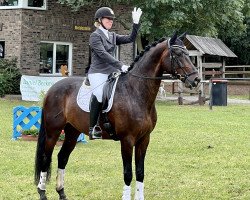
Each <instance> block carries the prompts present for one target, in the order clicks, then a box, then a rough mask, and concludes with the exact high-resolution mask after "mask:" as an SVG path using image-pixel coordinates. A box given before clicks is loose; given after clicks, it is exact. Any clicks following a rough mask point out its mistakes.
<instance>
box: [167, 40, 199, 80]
mask: <svg viewBox="0 0 250 200" xmlns="http://www.w3.org/2000/svg"><path fill="white" fill-rule="evenodd" d="M168 46H169V51H170V61H171V71H172V74H173V75H174V77H175V78H177V79H180V80H181V81H182V82H185V81H186V80H187V79H188V77H190V76H191V75H193V74H196V73H197V72H196V71H193V72H191V73H187V71H186V70H185V69H184V67H183V64H182V63H181V62H180V60H179V59H178V58H179V57H181V56H183V54H185V55H187V56H188V55H189V54H188V50H187V49H186V47H183V46H180V45H170V39H169V40H168ZM175 49H181V55H177V54H176V53H175V51H174V50H175ZM176 65H177V66H178V68H180V69H181V70H182V71H183V73H184V76H182V75H180V74H178V73H177V70H176V69H177V68H176Z"/></svg>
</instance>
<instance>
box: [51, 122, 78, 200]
mask: <svg viewBox="0 0 250 200" xmlns="http://www.w3.org/2000/svg"><path fill="white" fill-rule="evenodd" d="M64 132H65V139H64V143H63V145H62V148H61V150H60V151H59V153H58V155H57V158H58V169H57V177H56V191H57V192H58V194H59V197H60V200H66V199H67V198H66V195H65V193H64V173H65V167H66V165H67V163H68V160H69V156H70V154H71V152H72V151H73V150H74V148H75V145H76V142H77V138H78V136H79V134H80V132H79V131H78V130H76V129H75V128H74V127H73V126H71V125H70V124H67V125H66V126H65V128H64Z"/></svg>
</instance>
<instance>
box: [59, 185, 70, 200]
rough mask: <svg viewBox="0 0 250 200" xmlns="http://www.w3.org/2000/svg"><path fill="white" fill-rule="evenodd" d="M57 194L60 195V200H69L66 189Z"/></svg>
mask: <svg viewBox="0 0 250 200" xmlns="http://www.w3.org/2000/svg"><path fill="white" fill-rule="evenodd" d="M57 193H58V194H59V200H68V199H67V197H66V195H65V193H64V188H62V189H61V190H59V191H57Z"/></svg>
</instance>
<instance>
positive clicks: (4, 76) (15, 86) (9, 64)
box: [0, 59, 21, 97]
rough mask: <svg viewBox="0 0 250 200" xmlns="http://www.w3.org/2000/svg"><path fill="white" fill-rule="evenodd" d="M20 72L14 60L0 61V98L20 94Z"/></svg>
mask: <svg viewBox="0 0 250 200" xmlns="http://www.w3.org/2000/svg"><path fill="white" fill-rule="evenodd" d="M20 80H21V72H20V70H19V68H18V67H17V60H16V59H11V60H7V59H0V96H1V97H3V96H5V95H6V94H20Z"/></svg>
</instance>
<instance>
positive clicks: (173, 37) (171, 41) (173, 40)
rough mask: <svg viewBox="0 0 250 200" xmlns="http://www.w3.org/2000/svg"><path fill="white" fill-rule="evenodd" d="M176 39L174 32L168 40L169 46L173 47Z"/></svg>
mask: <svg viewBox="0 0 250 200" xmlns="http://www.w3.org/2000/svg"><path fill="white" fill-rule="evenodd" d="M176 39H177V32H176V31H175V32H174V34H173V36H172V37H171V39H170V42H169V43H170V45H173V44H174V43H175V40H176Z"/></svg>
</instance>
